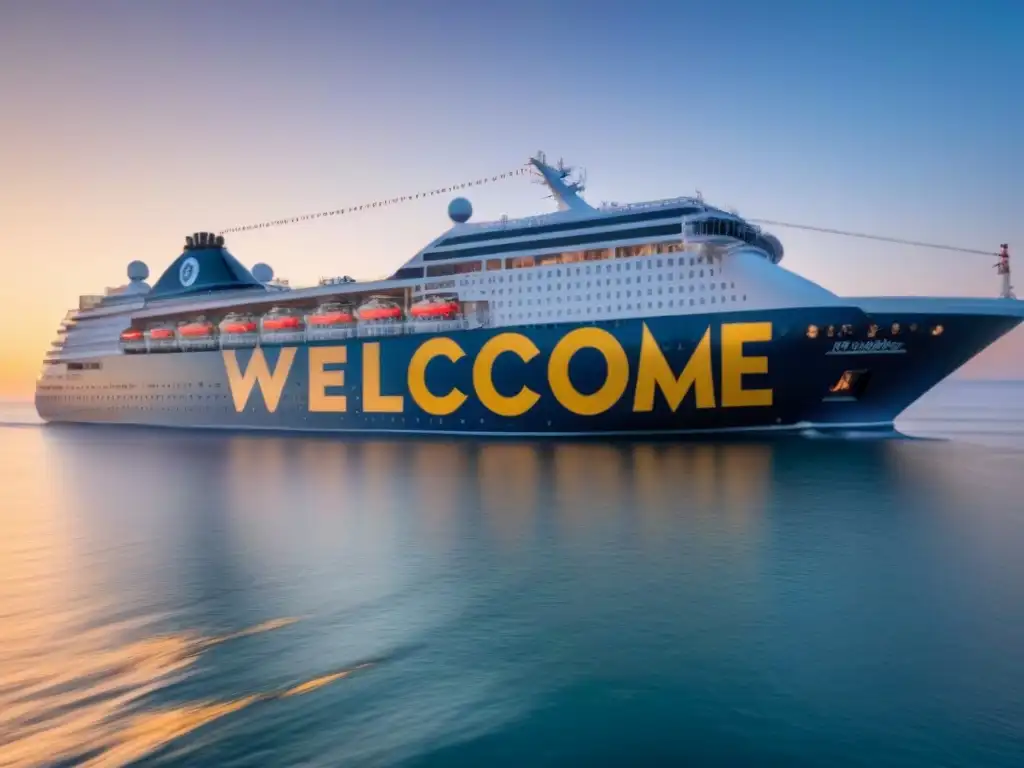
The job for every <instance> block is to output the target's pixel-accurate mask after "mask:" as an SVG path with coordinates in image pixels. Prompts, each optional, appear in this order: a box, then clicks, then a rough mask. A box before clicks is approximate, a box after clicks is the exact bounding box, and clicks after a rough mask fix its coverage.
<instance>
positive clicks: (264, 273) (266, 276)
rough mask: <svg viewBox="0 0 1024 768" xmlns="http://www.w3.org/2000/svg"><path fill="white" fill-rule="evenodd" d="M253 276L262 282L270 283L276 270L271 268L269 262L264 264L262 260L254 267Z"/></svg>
mask: <svg viewBox="0 0 1024 768" xmlns="http://www.w3.org/2000/svg"><path fill="white" fill-rule="evenodd" d="M252 276H253V277H255V278H256V279H257V280H259V281H260V282H261V283H269V282H270V281H271V280H273V279H274V270H273V269H271V267H270V265H269V264H264V263H263V262H262V261H261V262H260V263H259V264H257V265H256V266H254V267H253V268H252Z"/></svg>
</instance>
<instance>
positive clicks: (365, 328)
mask: <svg viewBox="0 0 1024 768" xmlns="http://www.w3.org/2000/svg"><path fill="white" fill-rule="evenodd" d="M404 333H405V323H403V322H401V321H398V322H394V321H389V320H381V321H376V322H374V321H369V322H364V323H360V324H359V328H358V330H357V333H356V335H357V336H359V338H366V337H371V336H401V335H402V334H404Z"/></svg>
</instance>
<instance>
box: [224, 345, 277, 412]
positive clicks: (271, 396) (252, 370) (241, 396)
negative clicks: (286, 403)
mask: <svg viewBox="0 0 1024 768" xmlns="http://www.w3.org/2000/svg"><path fill="white" fill-rule="evenodd" d="M223 355H224V369H225V370H226V371H227V375H228V388H229V389H230V390H231V399H232V400H233V401H234V403H235V410H236V411H237V412H238V413H241V412H242V411H244V410H245V406H246V403H248V402H249V395H250V394H252V388H253V386H255V384H256V383H257V382H259V385H260V392H261V393H262V394H263V402H264V403H266V406H267V410H268V411H269V412H270V413H273V412H274V411H276V410H277V405H278V403H280V402H281V392H282V390H283V389H284V385H285V383H286V382H287V381H288V372H289V371H290V370H291V369H292V362H294V360H295V347H283V348H282V349H281V352H280V354H279V355H278V356H277V365H276V366H275V367H274V370H273V372H271V371H270V368H269V367H268V366H267V358H266V357H265V356H264V355H263V350H262V349H259V348H258V347H257V348H256V349H254V350H253V353H252V357H250V358H249V364H248V365H247V366H246V367H245V372H244V373H243V372H242V371H241V370H239V367H238V357H237V356H236V354H235V351H234V350H224V352H223Z"/></svg>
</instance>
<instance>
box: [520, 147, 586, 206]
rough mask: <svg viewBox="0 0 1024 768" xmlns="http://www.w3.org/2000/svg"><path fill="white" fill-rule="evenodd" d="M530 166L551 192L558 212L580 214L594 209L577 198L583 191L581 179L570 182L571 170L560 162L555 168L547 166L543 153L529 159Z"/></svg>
mask: <svg viewBox="0 0 1024 768" xmlns="http://www.w3.org/2000/svg"><path fill="white" fill-rule="evenodd" d="M530 164H531V165H533V167H534V168H536V169H537V171H538V172H539V173H540V175H541V178H542V181H543V183H544V184H545V185H546V186H547V188H548V189H550V190H551V196H552V197H553V198H554V199H555V202H556V203H557V204H558V210H560V211H578V212H580V213H592V212H593V211H594V210H595V209H594V207H593V206H592V205H590V204H589V203H588V202H587V201H586V200H584V199H583V198H582V197H580V196H579V193H580V192H582V191H583V189H584V185H583V179H582V178H580V179H576V180H571V179H570V178H569V176H570V174H572V171H573V169H572V168H571V167H569V166H567V165H565V163H563V162H562V161H561V160H559V161H558V165H557V166H552V165H548V163H547V160H546V158H545V157H544V153H543V152H538V153H537V154H536V156H534V157H531V158H530Z"/></svg>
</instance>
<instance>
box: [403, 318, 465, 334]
mask: <svg viewBox="0 0 1024 768" xmlns="http://www.w3.org/2000/svg"><path fill="white" fill-rule="evenodd" d="M468 327H469V322H468V321H467V320H466V318H464V317H453V318H451V319H448V320H413V321H411V322H410V323H409V333H446V332H449V331H464V330H466V328H468Z"/></svg>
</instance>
